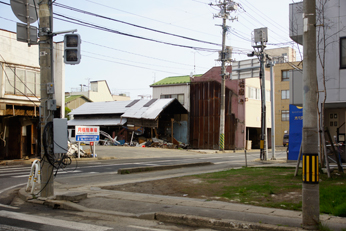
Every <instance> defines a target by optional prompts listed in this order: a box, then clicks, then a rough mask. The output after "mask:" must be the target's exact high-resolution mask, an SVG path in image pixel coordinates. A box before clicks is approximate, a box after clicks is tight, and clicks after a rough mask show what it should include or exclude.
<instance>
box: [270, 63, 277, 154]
mask: <svg viewBox="0 0 346 231" xmlns="http://www.w3.org/2000/svg"><path fill="white" fill-rule="evenodd" d="M269 65H270V89H271V91H270V98H271V109H272V111H271V114H272V158H271V160H276V158H275V94H274V92H275V79H274V74H273V67H274V63H273V62H272V61H270V64H269Z"/></svg>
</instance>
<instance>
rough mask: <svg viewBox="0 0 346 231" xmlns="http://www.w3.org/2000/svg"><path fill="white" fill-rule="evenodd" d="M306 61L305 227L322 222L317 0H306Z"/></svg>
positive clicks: (304, 64)
mask: <svg viewBox="0 0 346 231" xmlns="http://www.w3.org/2000/svg"><path fill="white" fill-rule="evenodd" d="M303 15H304V16H303V17H304V34H303V46H304V61H303V66H304V68H303V116H304V119H303V141H302V153H303V185H302V190H303V192H302V193H303V208H302V209H303V216H302V219H303V224H302V225H303V228H306V229H315V228H317V226H318V223H319V215H320V205H319V175H318V126H317V125H318V124H317V123H318V122H317V110H318V107H317V103H316V102H317V74H316V0H304V14H303Z"/></svg>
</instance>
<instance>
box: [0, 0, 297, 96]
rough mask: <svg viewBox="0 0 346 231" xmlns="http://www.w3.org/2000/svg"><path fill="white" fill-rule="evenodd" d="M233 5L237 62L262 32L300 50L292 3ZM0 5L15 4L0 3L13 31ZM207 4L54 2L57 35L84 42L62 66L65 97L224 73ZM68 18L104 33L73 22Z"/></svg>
mask: <svg viewBox="0 0 346 231" xmlns="http://www.w3.org/2000/svg"><path fill="white" fill-rule="evenodd" d="M235 2H236V3H239V8H238V10H237V11H236V12H232V13H231V14H230V17H232V18H234V20H228V21H227V25H228V26H229V31H228V33H227V38H226V45H227V46H232V47H233V51H234V53H233V59H235V60H237V61H238V60H243V59H247V56H246V54H247V53H250V52H251V51H252V50H253V49H252V47H251V33H252V32H253V30H254V29H257V28H261V27H268V29H269V32H268V36H269V41H268V48H277V47H293V48H295V49H297V47H296V45H295V44H294V43H293V42H292V40H291V39H290V38H289V24H288V22H289V4H290V3H292V2H293V0H280V1H278V0H261V1H258V0H237V1H236V0H235ZM2 3H10V0H0V29H5V30H9V31H13V32H16V22H20V21H19V20H18V19H17V18H16V16H15V15H14V14H13V12H12V10H11V7H10V6H8V5H6V4H2ZM210 3H213V4H215V3H216V1H215V0H173V1H167V0H132V1H126V0H125V1H124V0H121V1H120V0H56V1H55V5H54V6H53V11H54V21H53V24H54V28H53V31H54V32H58V31H66V30H73V29H77V33H78V34H80V36H81V39H82V44H81V49H82V52H81V55H82V59H81V63H80V64H78V65H66V66H65V79H66V84H65V91H66V92H71V91H77V90H80V84H82V85H86V86H88V83H89V82H90V81H97V80H106V81H107V83H108V86H109V88H110V90H111V92H112V93H114V94H120V93H126V94H127V95H129V96H130V97H131V99H138V98H140V97H144V98H149V97H150V96H151V95H152V88H151V87H150V85H151V84H153V83H154V82H157V81H159V80H162V79H164V78H166V77H170V76H186V75H190V74H191V73H192V74H203V73H205V72H207V71H208V70H209V69H210V68H212V67H213V66H220V65H221V63H220V62H218V61H216V59H218V50H221V42H222V30H221V27H220V25H221V24H222V19H221V18H217V17H214V15H216V14H218V13H219V11H220V10H219V8H218V7H217V6H211V5H209V4H210ZM66 7H67V8H71V7H72V8H75V9H78V10H82V11H83V12H84V13H83V12H76V11H73V10H70V9H66ZM85 11H86V12H88V13H93V14H96V15H99V16H103V17H96V16H92V15H89V14H87V13H85ZM71 19H72V21H73V22H77V21H76V20H78V21H80V22H86V23H90V24H93V25H97V26H99V27H102V28H104V30H99V29H95V28H90V27H86V26H83V25H78V24H75V23H71ZM66 20H68V21H70V22H66ZM129 24H131V25H129ZM33 25H35V24H33ZM36 26H37V23H36ZM105 30H106V31H105ZM153 30H155V31H153ZM156 31H159V32H160V33H159V32H156ZM162 32H163V33H162ZM182 37H184V38H182ZM63 39H64V37H63V35H57V36H55V37H54V41H55V42H60V41H63ZM148 39H150V40H155V41H148ZM196 40H198V41H196ZM85 89H86V88H85Z"/></svg>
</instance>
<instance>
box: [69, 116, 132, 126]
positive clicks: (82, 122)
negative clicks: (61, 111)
mask: <svg viewBox="0 0 346 231" xmlns="http://www.w3.org/2000/svg"><path fill="white" fill-rule="evenodd" d="M126 122H127V119H126V118H120V117H119V118H99V119H97V118H92V119H73V120H69V121H67V125H68V126H115V125H124V124H125V123H126Z"/></svg>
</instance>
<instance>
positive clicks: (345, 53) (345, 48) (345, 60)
mask: <svg viewBox="0 0 346 231" xmlns="http://www.w3.org/2000/svg"><path fill="white" fill-rule="evenodd" d="M340 69H346V37H343V38H340Z"/></svg>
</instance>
